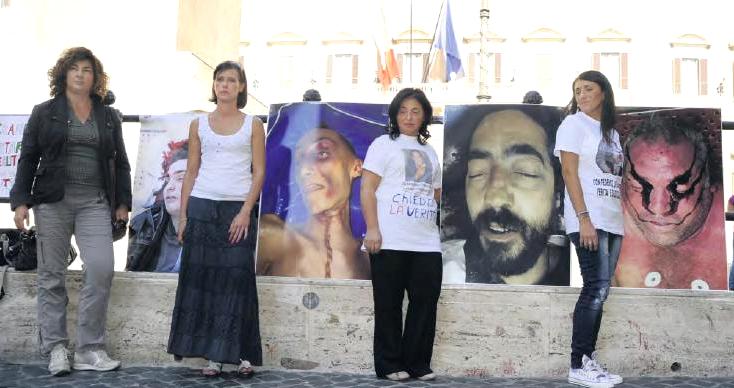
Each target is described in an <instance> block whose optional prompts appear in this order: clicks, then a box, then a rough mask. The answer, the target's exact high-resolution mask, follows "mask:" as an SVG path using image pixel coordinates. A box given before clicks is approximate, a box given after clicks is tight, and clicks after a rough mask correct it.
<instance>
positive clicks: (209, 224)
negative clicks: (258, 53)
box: [168, 61, 265, 376]
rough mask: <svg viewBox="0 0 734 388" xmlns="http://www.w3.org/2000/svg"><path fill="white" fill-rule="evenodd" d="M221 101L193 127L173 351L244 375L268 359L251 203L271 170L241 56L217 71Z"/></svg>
mask: <svg viewBox="0 0 734 388" xmlns="http://www.w3.org/2000/svg"><path fill="white" fill-rule="evenodd" d="M211 101H212V102H214V103H215V104H216V105H217V107H216V109H215V110H214V111H213V112H212V113H209V114H207V115H202V116H201V117H199V118H198V119H195V120H193V121H192V122H191V125H190V126H189V156H188V164H187V167H186V173H185V176H184V179H183V185H182V189H181V210H180V212H181V214H180V216H179V217H180V218H179V226H178V229H177V231H178V238H179V240H180V241H182V242H183V251H182V252H181V268H180V271H179V278H178V289H177V290H176V304H175V306H174V308H173V317H172V321H171V334H170V336H169V339H168V353H171V354H173V355H174V356H175V358H176V359H177V360H180V359H181V358H182V357H203V358H205V359H207V360H209V365H208V366H207V367H205V368H204V369H203V370H202V373H203V374H204V375H205V376H217V375H219V374H220V373H221V371H222V364H223V363H226V364H235V365H239V367H238V368H237V371H238V373H239V374H240V375H242V376H251V375H252V374H253V373H254V370H253V369H252V366H253V365H262V348H261V344H260V326H259V318H258V301H257V287H256V284H255V261H254V255H253V252H254V247H255V239H256V235H257V233H256V231H255V229H254V227H255V223H254V222H253V221H252V216H253V214H252V209H253V206H254V205H255V202H256V201H257V199H258V197H259V196H260V190H261V189H262V185H263V179H264V176H265V130H264V129H263V124H262V122H261V121H260V119H258V118H257V117H255V116H251V115H247V114H244V113H242V112H241V111H240V109H241V108H243V107H244V106H245V104H246V103H247V78H246V77H245V72H244V71H243V70H242V68H241V67H240V65H239V64H238V63H237V62H232V61H227V62H222V63H220V64H219V65H218V66H217V67H216V69H214V81H213V83H212V98H211Z"/></svg>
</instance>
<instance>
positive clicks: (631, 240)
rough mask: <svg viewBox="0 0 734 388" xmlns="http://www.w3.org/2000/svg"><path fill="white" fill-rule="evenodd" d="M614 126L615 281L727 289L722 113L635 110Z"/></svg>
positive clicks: (643, 284) (622, 284)
mask: <svg viewBox="0 0 734 388" xmlns="http://www.w3.org/2000/svg"><path fill="white" fill-rule="evenodd" d="M617 127H618V130H619V132H620V135H621V136H622V141H623V144H624V155H625V168H624V175H623V182H622V206H623V209H624V230H625V235H624V239H623V240H622V251H621V253H620V258H619V263H618V267H617V272H616V281H615V282H616V284H617V285H619V286H623V287H650V288H683V289H699V290H706V289H715V290H723V289H726V287H727V273H726V269H727V268H726V248H725V245H724V244H725V240H724V208H723V206H724V200H723V190H722V169H721V112H720V111H719V110H715V109H659V110H652V111H643V112H633V113H627V114H622V115H620V117H619V119H618V122H617Z"/></svg>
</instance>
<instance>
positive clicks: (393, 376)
mask: <svg viewBox="0 0 734 388" xmlns="http://www.w3.org/2000/svg"><path fill="white" fill-rule="evenodd" d="M385 377H386V378H387V379H388V380H392V381H405V380H407V379H409V378H410V375H409V374H408V372H406V371H402V370H401V371H400V372H393V373H390V374H387V375H386V376H385Z"/></svg>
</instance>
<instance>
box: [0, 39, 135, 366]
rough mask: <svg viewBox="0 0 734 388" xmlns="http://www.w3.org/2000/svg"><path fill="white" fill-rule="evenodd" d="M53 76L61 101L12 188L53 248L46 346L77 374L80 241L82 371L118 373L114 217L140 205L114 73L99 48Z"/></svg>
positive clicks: (40, 128) (33, 138) (42, 270)
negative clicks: (73, 250)
mask: <svg viewBox="0 0 734 388" xmlns="http://www.w3.org/2000/svg"><path fill="white" fill-rule="evenodd" d="M48 76H49V80H50V85H49V86H50V88H51V96H52V97H53V98H52V99H51V100H48V101H46V102H44V103H42V104H39V105H36V106H35V107H34V108H33V112H32V113H31V117H30V118H29V120H28V125H27V126H26V128H25V131H24V132H23V148H22V149H21V153H20V159H19V161H18V169H17V171H16V175H15V184H14V185H13V188H12V189H11V191H10V205H11V208H12V209H13V210H14V211H15V225H16V227H17V228H18V229H25V225H27V224H28V209H29V208H31V207H32V208H33V212H34V216H35V220H36V223H37V225H36V226H37V228H38V233H37V239H38V246H39V247H43V249H40V248H39V249H38V325H39V329H40V330H39V331H40V341H41V349H42V352H44V353H49V352H50V358H51V360H50V362H49V365H48V370H49V372H51V374H52V375H54V376H61V375H65V374H68V373H69V372H70V371H71V366H70V363H69V351H68V350H67V346H68V342H69V339H68V336H67V333H66V304H67V295H66V287H65V285H64V281H65V273H66V257H67V255H68V253H69V246H70V244H71V236H72V235H74V236H75V239H76V243H77V245H78V246H79V251H80V257H81V259H82V261H83V262H84V285H83V286H82V290H81V292H80V294H79V313H78V324H77V339H76V352H75V354H74V364H73V367H74V369H79V370H96V371H108V370H113V369H116V368H118V367H119V366H120V362H119V361H115V360H112V359H110V357H109V356H108V355H107V352H106V351H105V350H104V348H105V322H106V317H107V304H108V301H109V297H110V287H111V286H112V277H113V274H114V253H113V250H112V225H111V221H112V220H111V219H110V218H111V216H112V209H115V213H114V214H115V215H114V217H115V221H117V222H120V223H125V222H127V219H128V212H129V210H130V204H131V201H132V193H131V190H130V164H129V163H128V160H127V153H126V152H125V144H124V142H123V140H122V125H121V123H120V120H119V118H118V116H117V114H116V112H115V111H113V110H112V108H109V107H106V106H104V105H103V103H102V99H103V98H104V97H105V96H106V94H107V75H106V74H105V72H104V69H103V67H102V63H101V62H100V61H99V59H97V57H95V56H94V54H93V53H92V52H91V51H90V50H89V49H87V48H84V47H74V48H70V49H68V50H66V51H64V53H63V54H62V55H61V57H60V58H59V59H58V61H57V62H56V65H55V66H54V67H53V68H51V70H49V72H48ZM113 182H116V183H113ZM24 224H25V225H24ZM121 226H124V224H123V225H121Z"/></svg>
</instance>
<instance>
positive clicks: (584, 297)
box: [568, 229, 622, 369]
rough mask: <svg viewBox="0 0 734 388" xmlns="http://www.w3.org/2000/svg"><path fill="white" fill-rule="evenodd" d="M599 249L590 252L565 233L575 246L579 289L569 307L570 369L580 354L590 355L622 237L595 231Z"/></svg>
mask: <svg viewBox="0 0 734 388" xmlns="http://www.w3.org/2000/svg"><path fill="white" fill-rule="evenodd" d="M596 235H597V236H598V237H599V248H598V249H597V250H595V251H590V250H588V249H586V248H583V247H582V246H581V245H579V234H578V233H569V234H568V237H569V238H571V241H573V245H575V246H576V255H577V256H578V258H579V267H580V268H581V278H582V279H583V280H584V286H583V287H582V288H581V293H580V294H579V299H578V301H577V302H576V308H575V309H574V310H573V334H572V336H571V368H574V369H576V368H581V366H582V359H583V357H584V355H586V356H588V357H589V358H591V354H592V353H593V352H594V351H595V350H596V340H597V338H598V337H599V328H600V327H601V318H602V315H603V314H604V302H605V301H606V300H607V295H609V282H610V279H611V278H612V276H613V275H614V270H615V268H616V267H617V259H618V258H619V251H620V248H621V246H622V236H620V235H617V234H614V233H609V232H606V231H603V230H601V229H597V230H596Z"/></svg>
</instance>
